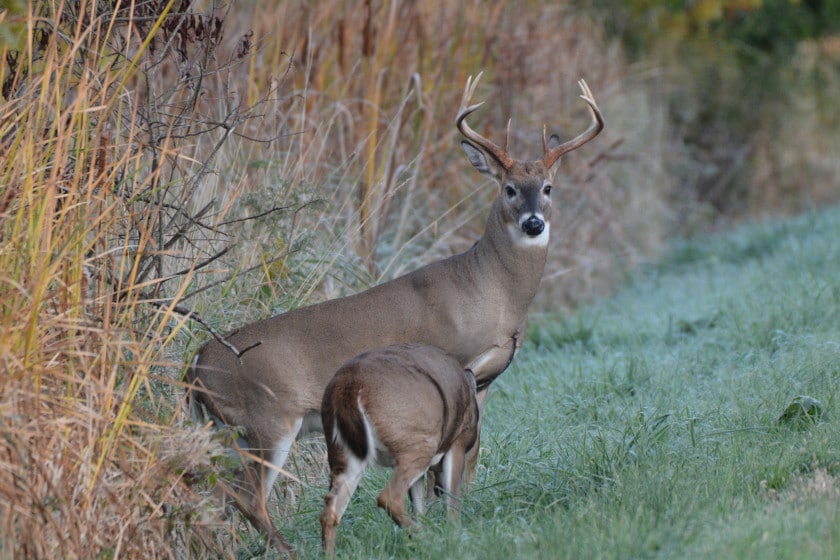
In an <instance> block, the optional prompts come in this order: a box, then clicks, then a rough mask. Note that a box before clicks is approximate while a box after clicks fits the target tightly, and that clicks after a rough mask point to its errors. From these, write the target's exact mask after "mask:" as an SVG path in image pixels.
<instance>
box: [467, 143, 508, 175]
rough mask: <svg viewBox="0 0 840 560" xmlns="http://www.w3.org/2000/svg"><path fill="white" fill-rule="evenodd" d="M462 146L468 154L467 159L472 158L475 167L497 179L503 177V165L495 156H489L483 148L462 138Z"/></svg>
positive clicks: (471, 161)
mask: <svg viewBox="0 0 840 560" xmlns="http://www.w3.org/2000/svg"><path fill="white" fill-rule="evenodd" d="M461 147H462V148H463V149H464V153H465V154H467V159H468V160H470V163H471V164H472V165H473V167H475V168H476V169H478V170H479V171H480V172H481V173H484V174H485V175H490V176H492V177H495V178H497V179H498V178H500V177H501V175H502V165H501V164H500V163H499V162H498V161H496V159H495V158H494V157H493V156H490V157H488V156H487V154H485V153H484V151H483V150H481V149H480V148H477V147H476V146H475V145H473V144H472V143H471V142H468V141H466V140H461Z"/></svg>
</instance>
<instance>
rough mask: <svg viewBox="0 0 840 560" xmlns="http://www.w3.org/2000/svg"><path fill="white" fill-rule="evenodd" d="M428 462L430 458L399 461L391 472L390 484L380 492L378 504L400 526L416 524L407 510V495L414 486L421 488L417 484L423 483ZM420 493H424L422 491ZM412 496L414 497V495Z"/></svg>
mask: <svg viewBox="0 0 840 560" xmlns="http://www.w3.org/2000/svg"><path fill="white" fill-rule="evenodd" d="M428 464H429V463H428V460H425V461H417V462H412V463H408V464H404V463H400V462H399V461H397V466H396V467H394V472H393V473H391V478H389V479H388V484H386V485H385V489H384V490H383V491H382V493H381V494H379V498H378V499H377V501H376V503H377V505H379V507H381V508H382V509H384V510H385V511H387V512H388V515H390V516H391V519H393V520H394V522H395V523H396V524H397V525H399V526H400V527H414V526H415V523H414V521H413V520H412V519H411V517H410V516H409V515H408V514H407V513H406V511H405V496H406V494H408V491H409V489H411V488H412V487H415V488H416V489H417V490H420V489H421V487H419V486H416V484H417V483H420V484H422V478H423V475H424V474H425V472H426V469H427V467H428ZM420 493H421V494H422V492H420ZM412 494H414V492H412ZM412 498H413V499H414V496H412ZM415 505H416V504H415Z"/></svg>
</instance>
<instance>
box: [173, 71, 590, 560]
mask: <svg viewBox="0 0 840 560" xmlns="http://www.w3.org/2000/svg"><path fill="white" fill-rule="evenodd" d="M480 77H481V74H479V75H478V77H477V78H476V80H475V81H472V79H471V78H470V79H468V80H467V83H466V87H465V89H464V94H463V97H462V101H461V107H460V110H459V111H458V115H457V117H456V119H455V124H456V126H457V128H458V130H459V131H460V132H461V133H462V134H463V135H464V137H465V138H466V140H463V141H462V142H461V146H462V147H463V150H464V152H465V153H466V156H467V159H468V160H469V161H470V163H472V165H473V167H475V168H476V169H477V170H478V171H479V172H481V173H482V174H484V175H487V176H489V177H492V178H493V179H494V180H495V181H496V182H497V183H498V185H499V191H498V194H497V196H496V198H495V200H494V201H493V204H492V207H491V209H490V214H489V216H488V218H487V223H486V227H485V230H484V235H483V236H482V237H481V238H480V239H479V240H478V241H477V242H476V243H475V244H474V245H473V246H472V247H471V248H470V249H468V250H467V251H466V252H464V253H461V254H458V255H455V256H452V257H449V258H447V259H444V260H441V261H438V262H434V263H431V264H429V265H426V266H424V267H422V268H419V269H417V270H415V271H413V272H410V273H408V274H406V275H404V276H401V277H399V278H396V279H394V280H391V281H389V282H385V283H383V284H380V285H378V286H374V287H373V288H370V289H368V290H366V291H364V292H361V293H358V294H355V295H351V296H347V297H344V298H339V299H333V300H328V301H325V302H322V303H319V304H316V305H312V306H307V307H302V308H298V309H296V310H293V311H289V312H287V313H283V314H281V315H276V316H274V317H270V318H267V319H264V320H261V321H256V322H254V323H250V324H248V325H245V326H244V327H242V328H240V329H239V330H237V331H234V332H232V333H230V334H228V335H227V336H226V337H225V338H224V339H223V340H218V339H213V340H211V341H209V342H208V343H206V344H205V345H204V346H203V347H201V348H200V349H199V350H198V352H197V353H196V355H195V358H194V360H193V363H192V366H191V367H190V368H189V370H188V371H187V376H186V381H187V383H188V384H189V385H190V386H191V387H192V390H191V391H190V392H191V393H192V397H191V398H190V406H191V408H192V409H193V411H198V412H200V411H201V410H200V407H197V406H196V405H201V406H203V408H204V410H205V411H206V413H207V414H208V415H209V416H210V417H211V418H212V419H213V420H214V421H215V422H217V423H220V424H225V425H228V426H237V427H240V428H241V430H242V432H241V433H242V436H243V438H242V439H243V441H242V443H241V445H242V446H243V447H244V448H245V449H246V450H247V451H248V452H249V454H250V455H251V456H253V457H255V459H256V460H253V461H250V462H249V464H248V465H247V466H246V467H244V468H243V469H242V470H241V471H240V472H239V474H238V475H237V487H236V489H235V490H233V492H232V494H233V498H234V499H235V501H236V504H237V506H238V507H239V509H240V510H242V512H243V514H244V515H245V517H246V518H247V519H248V520H250V521H251V522H252V523H253V524H254V525H255V526H256V527H257V528H259V529H261V530H262V531H264V532H265V533H267V534H268V536H269V539H270V541H271V542H272V543H273V544H274V545H275V546H276V547H277V548H278V549H284V546H285V542H284V541H283V539H282V537H281V536H280V534H279V532H278V531H277V530H276V529H275V527H274V525H273V523H272V522H271V519H270V518H269V515H268V512H267V509H266V507H265V501H266V496H267V494H268V492H269V490H270V489H271V487H272V485H273V483H274V481H275V479H276V477H277V475H278V473H279V472H280V469H281V468H282V467H283V465H284V463H285V462H286V459H287V457H288V455H289V452H290V451H291V449H292V445H293V444H294V441H295V438H297V437H300V436H302V435H304V434H306V433H308V432H310V431H313V430H319V429H321V416H320V408H321V398H322V397H323V394H324V389H325V388H326V386H327V383H329V381H330V379H332V376H333V374H334V373H335V372H336V370H337V369H338V367H339V366H340V365H341V364H343V363H344V362H346V361H347V360H349V359H350V358H351V357H353V356H356V355H358V354H360V353H362V352H364V351H367V350H370V349H373V348H378V347H382V346H387V345H391V344H397V343H406V342H418V343H425V344H430V345H433V346H437V347H439V348H441V349H443V350H444V351H446V352H448V353H450V354H452V355H453V356H455V358H456V359H457V360H458V363H459V364H461V365H462V366H463V367H464V368H465V369H469V370H470V371H472V372H473V373H474V374H475V378H476V382H477V386H478V397H477V398H478V403H479V410H480V411H481V410H482V409H483V406H484V400H485V398H486V396H487V388H488V386H489V385H490V383H491V382H492V381H493V380H494V379H495V378H496V377H497V376H498V375H499V374H501V373H502V372H503V371H504V370H505V369H506V368H507V366H508V365H509V364H510V362H511V360H512V359H513V356H514V354H515V353H516V352H517V350H518V349H519V346H520V344H521V342H522V336H523V333H524V324H525V320H526V318H527V314H528V306H529V305H530V304H531V301H532V300H533V298H534V295H535V294H536V292H537V288H538V287H539V284H540V279H541V277H542V273H543V269H544V267H545V261H546V255H547V252H548V241H549V231H550V218H551V191H552V178H553V175H554V166H555V164H556V163H557V161H558V160H559V159H560V157H561V156H562V155H564V154H566V153H568V152H571V151H572V150H574V149H576V148H578V147H580V146H582V145H583V144H585V143H587V142H589V141H590V140H592V139H593V138H595V136H597V135H598V134H599V133H600V131H601V130H602V129H603V126H604V120H603V117H602V116H601V112H600V111H599V109H598V106H597V104H596V103H595V100H594V98H593V96H592V92H591V91H590V90H589V88H588V87H587V85H586V83H585V82H584V81H583V80H581V81H580V82H579V84H580V87H581V90H582V92H583V94H582V95H581V98H582V99H583V100H584V101H585V102H586V104H587V106H588V108H589V111H590V113H591V119H592V122H591V124H590V126H589V127H588V129H587V130H586V131H584V132H583V133H582V134H580V135H579V136H577V137H575V138H573V139H571V140H568V141H566V142H563V143H560V142H559V140H558V139H557V138H556V136H552V138H551V140H549V139H547V138H546V131H545V127H543V156H542V158H541V159H538V160H535V161H520V160H515V159H513V158H512V157H511V156H510V154H509V153H508V145H509V143H510V123H508V132H507V142H506V144H505V148H504V149H503V148H501V147H500V146H498V145H497V144H495V143H493V142H492V141H490V140H488V139H487V138H485V137H483V136H481V135H480V134H478V133H476V132H475V131H474V130H473V129H472V128H470V126H469V125H468V124H467V122H466V118H467V117H468V116H469V115H470V114H471V113H473V112H474V111H475V110H476V109H478V108H479V107H480V106H481V105H482V104H483V103H477V104H474V105H470V100H471V99H472V96H473V94H474V92H475V89H476V86H477V85H478V81H479V79H480ZM234 350H237V351H236V352H235V351H234ZM479 436H480V420H479ZM477 448H478V445H476V446H475V447H474V448H473V450H472V452H471V453H470V455H469V456H468V458H467V471H468V473H467V477H468V478H470V477H471V474H472V472H473V471H474V468H475V460H476V453H475V451H476V449H477Z"/></svg>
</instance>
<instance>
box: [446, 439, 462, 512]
mask: <svg viewBox="0 0 840 560" xmlns="http://www.w3.org/2000/svg"><path fill="white" fill-rule="evenodd" d="M465 462H466V454H465V453H464V448H463V447H462V446H461V445H460V444H458V443H457V442H456V444H455V445H454V446H453V447H452V448H451V449H450V450H449V451H447V452H446V455H444V456H443V473H442V477H441V478H442V479H443V480H442V481H441V482H442V483H443V489H444V490H445V491H446V506H447V510H449V517H450V518H451V519H452V520H453V521H454V520H456V519H458V513H459V512H458V508H457V507H456V503H455V501H456V500H457V499H458V495H459V492H458V491H459V489H460V487H461V480H462V479H463V477H464V464H465Z"/></svg>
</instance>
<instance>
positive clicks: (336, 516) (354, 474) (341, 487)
mask: <svg viewBox="0 0 840 560" xmlns="http://www.w3.org/2000/svg"><path fill="white" fill-rule="evenodd" d="M331 459H332V462H333V465H334V466H333V468H332V469H331V472H330V490H329V492H327V495H326V496H325V497H324V511H323V512H322V513H321V546H322V547H323V550H324V553H325V554H328V555H329V556H330V557H332V556H333V554H334V550H335V527H336V526H337V525H338V524H339V522H340V521H341V517H342V516H343V515H344V512H345V511H346V510H347V505H348V504H349V503H350V498H352V497H353V493H354V492H355V491H356V488H357V487H358V485H359V481H360V480H361V479H362V474H363V473H364V471H365V466H366V464H367V462H366V461H365V460H364V459H357V458H355V457H353V456H352V455H349V454H347V453H344V451H343V450H340V451H339V450H334V451H333V453H332V455H331Z"/></svg>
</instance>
